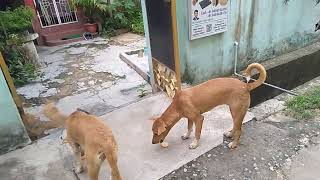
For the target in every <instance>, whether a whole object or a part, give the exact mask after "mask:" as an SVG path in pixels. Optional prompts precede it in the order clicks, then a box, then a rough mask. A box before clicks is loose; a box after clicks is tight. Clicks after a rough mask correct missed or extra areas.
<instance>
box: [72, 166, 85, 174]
mask: <svg viewBox="0 0 320 180" xmlns="http://www.w3.org/2000/svg"><path fill="white" fill-rule="evenodd" d="M83 170H84V169H83V167H82V166H80V165H78V166H76V167H75V168H74V172H75V173H77V174H80V173H82V172H83Z"/></svg>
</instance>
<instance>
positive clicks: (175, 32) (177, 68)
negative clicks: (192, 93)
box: [171, 0, 181, 90]
mask: <svg viewBox="0 0 320 180" xmlns="http://www.w3.org/2000/svg"><path fill="white" fill-rule="evenodd" d="M171 18H172V32H173V49H174V51H173V52H174V62H175V74H176V79H177V87H178V89H179V90H180V89H181V75H180V57H179V52H180V51H179V42H178V27H177V2H176V0H171Z"/></svg>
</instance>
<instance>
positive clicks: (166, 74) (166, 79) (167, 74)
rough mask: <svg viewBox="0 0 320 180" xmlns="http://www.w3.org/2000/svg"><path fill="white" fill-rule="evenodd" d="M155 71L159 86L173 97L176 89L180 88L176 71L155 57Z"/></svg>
mask: <svg viewBox="0 0 320 180" xmlns="http://www.w3.org/2000/svg"><path fill="white" fill-rule="evenodd" d="M153 73H154V79H155V83H156V84H157V86H158V88H159V89H161V90H162V91H164V92H166V93H167V94H168V96H169V97H171V98H173V96H174V95H175V91H176V90H178V85H177V78H176V75H175V72H174V71H172V70H171V69H169V68H168V67H166V66H165V65H163V64H162V63H160V62H158V61H157V60H155V59H153Z"/></svg>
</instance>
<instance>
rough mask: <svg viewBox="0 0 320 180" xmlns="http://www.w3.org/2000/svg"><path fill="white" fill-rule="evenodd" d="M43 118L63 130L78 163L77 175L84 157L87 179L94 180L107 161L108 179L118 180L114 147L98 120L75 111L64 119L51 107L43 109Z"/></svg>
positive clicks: (113, 141)
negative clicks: (65, 131) (44, 116)
mask: <svg viewBox="0 0 320 180" xmlns="http://www.w3.org/2000/svg"><path fill="white" fill-rule="evenodd" d="M44 114H45V115H46V116H47V117H48V118H49V119H50V120H52V121H55V122H57V123H58V124H60V125H63V126H65V127H66V129H67V138H66V141H67V142H68V143H69V145H70V146H71V148H72V149H73V151H74V153H75V156H76V158H77V161H78V162H77V167H76V169H75V170H76V172H77V173H80V172H82V171H83V167H84V163H83V158H82V157H84V159H86V160H87V168H88V174H89V177H90V179H91V180H98V177H99V171H100V166H101V164H102V162H103V161H104V160H105V159H107V160H108V162H109V164H110V167H111V171H112V179H114V180H121V176H120V172H119V169H118V166H117V143H116V141H115V139H114V137H113V135H112V131H111V129H110V128H109V127H107V126H106V124H105V123H104V122H103V121H102V120H101V119H98V118H97V117H95V116H92V115H89V114H87V113H85V112H81V111H75V112H73V113H72V114H71V115H70V116H69V117H66V116H64V115H63V114H62V113H61V112H60V111H59V110H58V109H57V108H56V107H55V106H54V105H53V104H52V103H50V104H47V105H46V106H45V107H44Z"/></svg>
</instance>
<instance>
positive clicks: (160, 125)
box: [157, 120, 167, 135]
mask: <svg viewBox="0 0 320 180" xmlns="http://www.w3.org/2000/svg"><path fill="white" fill-rule="evenodd" d="M166 127H167V126H166V124H165V123H164V122H163V121H161V120H158V129H157V135H160V134H162V133H163V132H165V131H166V130H167V129H166Z"/></svg>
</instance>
